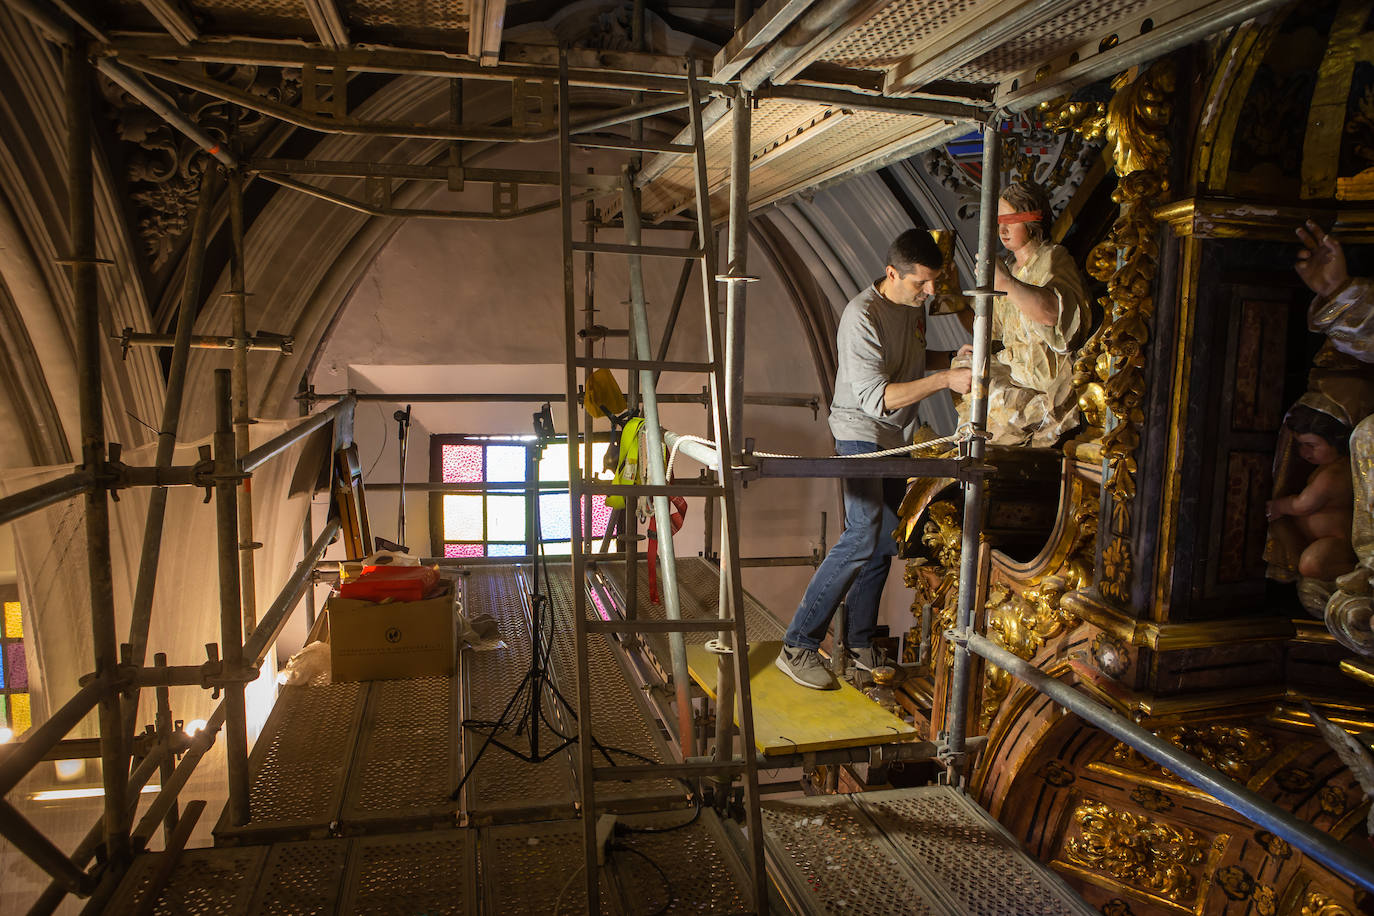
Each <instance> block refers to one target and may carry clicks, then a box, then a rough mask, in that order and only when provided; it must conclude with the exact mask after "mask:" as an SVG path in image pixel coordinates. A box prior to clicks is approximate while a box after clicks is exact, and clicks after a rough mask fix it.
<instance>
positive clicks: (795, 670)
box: [775, 645, 840, 690]
mask: <svg viewBox="0 0 1374 916" xmlns="http://www.w3.org/2000/svg"><path fill="white" fill-rule="evenodd" d="M775 664H777V666H778V667H779V668H781V669H782V673H783V674H786V675H787V676H788V677H790V678H791V679H792V680H794V681H796V682H797V683H798V684H801V685H802V686H803V687H810V688H811V689H812V690H838V689H839V688H840V685H839V683H838V682H836V680H835V676H834V675H833V674H831V673H830V669H829V668H827V667H826V666H825V662H823V661H821V654H820V653H819V652H817V651H816V650H815V649H802V648H797V647H793V646H788V645H784V646H783V647H782V651H781V652H779V653H778V660H777V662H776V663H775Z"/></svg>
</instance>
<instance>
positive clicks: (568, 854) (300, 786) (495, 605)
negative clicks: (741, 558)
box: [108, 561, 1091, 916]
mask: <svg viewBox="0 0 1374 916" xmlns="http://www.w3.org/2000/svg"><path fill="white" fill-rule="evenodd" d="M549 572H550V582H551V586H552V591H553V594H552V596H551V597H552V602H551V603H552V609H553V610H552V616H553V618H554V621H553V630H554V634H555V638H554V650H553V656H552V662H551V669H552V671H553V674H554V678H555V683H556V684H557V685H558V686H559V689H560V690H565V689H566V685H567V679H568V678H570V677H571V676H572V662H573V660H572V659H571V658H570V657H569V655H570V653H571V636H570V633H571V621H570V620H569V619H568V616H567V615H568V614H570V613H571V612H572V610H571V609H572V606H573V602H572V600H571V595H570V591H571V582H570V580H569V578H568V567H567V566H566V565H560V566H551V567H550V570H549ZM684 573H685V575H684V577H683V579H684V583H685V585H684V607H687V606H691V605H692V603H693V602H698V601H700V600H701V599H702V597H703V596H704V595H706V594H708V593H709V594H710V595H711V598H712V601H714V589H715V587H716V586H715V584H714V583H715V578H714V576H715V571H714V568H713V567H711V566H709V564H704V563H700V561H692V562H688V563H685V564H684ZM526 574H527V572H526V570H524V569H520V568H516V567H514V566H501V567H482V568H477V569H473V570H471V571H470V572H468V573H466V574H465V575H463V577H462V595H463V603H464V608H465V610H467V611H468V612H469V613H472V614H477V613H483V612H485V613H490V614H492V615H493V616H494V617H496V618H497V620H498V622H499V625H500V627H501V631H502V634H503V638H504V639H505V640H506V642H507V648H506V649H504V650H497V651H492V652H471V651H467V652H464V653H462V655H461V664H460V668H459V674H458V676H457V677H454V678H416V679H412V680H392V681H374V682H368V683H342V684H334V685H332V686H328V687H290V688H286V689H284V690H283V691H282V693H281V696H280V697H279V699H278V701H277V705H276V707H275V708H274V709H273V712H272V715H271V717H270V718H269V720H268V723H267V726H266V728H265V729H264V731H263V733H262V736H261V738H260V739H259V741H258V744H257V747H255V748H254V752H253V756H252V772H251V778H252V784H253V794H252V799H253V818H252V820H251V821H250V822H249V823H248V824H247V825H245V826H243V827H240V828H232V827H230V826H229V825H228V821H227V818H222V819H221V821H220V824H219V826H218V827H217V828H216V840H217V842H218V843H219V845H218V846H216V847H215V848H211V849H192V850H187V851H186V852H184V853H183V854H182V855H181V856H180V858H179V859H178V860H177V861H175V862H173V861H170V860H169V859H168V855H169V854H167V853H154V854H144V855H141V856H139V857H138V858H137V859H136V860H135V863H134V865H133V867H132V869H131V870H130V872H129V874H128V875H127V877H126V878H125V880H124V882H123V884H122V885H121V887H120V889H119V891H118V893H117V894H116V896H115V898H114V899H113V900H112V902H111V904H110V907H109V910H108V911H109V912H112V913H156V914H164V913H165V914H176V913H188V912H189V913H198V914H234V916H246V914H267V913H274V914H275V913H290V914H340V916H344V914H364V913H367V914H370V913H386V914H397V916H401V914H413V913H434V914H438V913H452V914H470V913H488V914H524V913H529V914H539V916H545V914H576V913H580V912H582V911H583V907H584V896H583V894H582V893H581V890H582V880H581V869H582V867H583V866H582V861H583V859H582V856H581V852H582V831H583V827H582V823H581V821H580V820H579V819H578V818H577V817H576V816H575V812H574V808H573V799H574V797H575V796H574V793H575V791H576V773H575V771H574V768H573V757H572V755H569V754H563V755H561V756H560V757H559V758H555V759H552V760H549V761H548V762H546V763H545V764H543V765H540V766H534V765H531V764H527V763H524V762H523V761H520V760H517V759H515V758H512V757H510V756H509V755H508V754H505V753H504V752H497V751H495V750H489V751H488V752H487V754H486V756H484V757H483V758H482V761H481V762H480V763H479V765H478V767H477V770H476V772H475V775H474V777H473V780H472V781H471V782H470V783H469V789H468V791H466V792H465V799H464V800H463V802H462V803H461V804H459V803H454V802H451V801H449V800H448V794H449V792H451V791H452V788H453V786H455V785H456V784H457V781H458V779H459V778H460V776H461V774H462V768H463V767H464V766H466V765H467V761H468V760H469V759H470V755H471V754H472V753H474V751H475V747H476V745H475V743H474V741H473V738H474V735H473V734H466V735H465V734H462V732H463V729H462V728H461V726H460V722H461V721H462V719H463V718H465V717H478V718H483V717H489V716H495V715H497V714H498V713H499V712H500V708H501V707H502V706H503V705H504V703H505V701H506V699H507V698H508V696H509V694H510V692H511V691H512V690H513V689H514V687H515V685H516V684H517V683H518V682H519V679H520V677H521V676H522V675H523V674H524V671H525V667H526V665H527V663H528V647H529V632H528V626H529V617H528V616H527V608H526V606H525V602H524V599H523V598H522V589H523V588H524V587H525V582H524V580H523V577H524V576H525V575H526ZM708 585H709V591H705V589H707V586H708ZM751 603H752V602H751ZM595 605H596V602H595V601H593V602H591V604H590V605H589V607H595ZM649 607H650V605H649V604H648V603H647V602H644V603H642V604H641V608H644V609H646V610H647V609H649ZM703 610H707V609H706V608H703ZM751 615H760V616H759V617H758V619H757V620H756V621H755V622H756V623H757V625H758V626H760V627H762V626H765V625H766V623H767V619H768V617H767V613H766V612H765V611H763V609H762V608H759V607H758V606H757V605H752V607H751ZM591 635H592V640H591V642H590V643H589V646H590V649H591V657H590V658H589V668H590V671H591V672H592V681H593V684H592V686H593V688H594V690H595V691H596V692H597V693H598V696H600V697H602V698H603V700H604V701H605V702H602V703H600V704H598V705H599V706H600V707H601V708H604V709H605V710H606V713H605V714H604V715H601V714H597V719H596V721H595V722H594V728H593V733H594V734H595V735H596V737H597V739H598V741H599V742H600V743H601V744H602V745H604V746H606V747H607V748H608V749H609V750H610V752H611V753H612V754H616V753H617V751H619V752H622V753H625V752H628V754H633V755H642V756H646V757H649V758H651V759H655V760H664V761H671V760H673V759H674V758H673V757H672V754H671V751H670V750H669V749H668V747H667V745H666V744H665V743H664V740H663V738H662V736H661V735H660V732H659V730H658V728H657V724H656V722H655V720H654V718H653V717H652V715H651V713H650V710H649V709H648V707H647V705H646V704H645V702H644V700H643V698H642V690H640V689H639V688H638V686H637V685H636V684H635V682H634V681H633V680H632V679H631V677H630V676H629V671H628V669H627V667H626V665H625V663H624V659H623V657H622V655H621V653H620V652H619V651H618V650H617V649H615V648H614V647H613V646H612V645H611V644H610V643H609V642H608V641H607V637H605V636H602V635H600V634H591ZM865 702H867V701H865ZM869 705H872V704H869ZM875 708H876V707H875ZM555 721H556V722H557V724H558V726H559V731H564V732H565V733H566V731H565V728H566V726H567V725H568V723H566V722H565V721H558V720H557V719H555ZM550 737H551V738H552V737H555V736H554V735H552V734H550ZM605 790H606V791H604V792H598V796H599V797H601V798H604V801H603V805H604V807H603V809H602V810H603V811H604V810H607V809H610V810H616V811H619V812H620V813H619V814H618V817H619V820H620V822H621V823H622V824H626V825H629V826H631V827H639V828H646V827H647V828H658V829H660V830H661V829H662V828H664V827H673V826H678V827H679V829H676V830H672V831H670V832H659V833H644V832H631V833H627V834H625V835H622V836H618V837H617V839H616V847H613V849H612V851H611V852H610V853H609V855H608V866H607V868H606V869H604V870H603V871H602V874H601V881H602V885H601V894H602V900H603V902H604V903H605V904H606V905H607V907H608V909H609V910H610V911H611V912H615V913H620V914H627V916H628V914H634V913H646V912H658V911H660V910H662V911H663V912H666V913H677V914H681V913H721V914H726V913H740V912H747V911H748V909H749V905H750V904H749V901H750V900H751V899H752V894H751V889H750V877H749V869H748V868H747V866H746V862H745V859H744V857H743V850H744V848H745V846H744V842H743V840H742V838H741V836H740V833H739V831H738V828H737V827H735V826H734V825H732V824H726V823H723V822H721V821H720V820H719V819H718V818H717V816H716V814H715V813H714V812H713V811H711V810H709V809H707V810H703V811H701V812H699V813H697V812H695V811H694V810H693V809H692V808H691V807H684V806H686V804H687V802H686V799H685V795H684V792H683V790H682V789H681V788H680V787H679V785H678V784H677V783H676V782H675V781H673V780H658V781H653V782H641V781H634V782H626V783H619V784H608V785H606V786H605ZM646 809H653V810H646ZM669 809H673V810H669ZM460 825H461V826H460ZM764 825H765V838H766V842H767V849H768V858H769V873H770V878H771V884H772V886H773V888H774V891H775V893H776V896H775V898H774V899H775V902H778V903H781V902H784V901H785V902H786V904H787V905H788V906H789V907H790V908H791V909H792V911H793V912H796V913H822V912H845V913H874V914H884V916H887V914H893V913H932V914H954V913H978V914H982V913H988V914H992V913H1012V912H1023V913H1032V912H1033V913H1044V914H1060V913H1063V914H1079V913H1088V912H1091V911H1090V910H1087V909H1086V908H1084V907H1083V905H1082V904H1081V903H1080V902H1078V901H1077V900H1076V898H1074V896H1073V894H1072V892H1070V891H1069V890H1068V889H1067V888H1066V887H1065V886H1064V885H1063V884H1062V883H1061V882H1060V881H1059V879H1058V878H1057V877H1056V876H1054V875H1053V874H1052V873H1050V872H1049V871H1048V870H1046V869H1045V868H1044V867H1043V866H1041V865H1040V864H1039V863H1037V862H1035V861H1034V860H1032V859H1031V858H1029V857H1028V856H1026V855H1025V854H1024V853H1022V852H1021V851H1020V850H1019V849H1017V847H1016V844H1015V843H1014V842H1013V841H1012V840H1011V839H1010V837H1008V836H1007V835H1006V834H1005V832H1004V831H1002V829H1001V828H1000V827H999V826H998V825H997V824H996V823H995V822H993V821H992V820H991V818H989V817H988V816H987V815H986V814H984V813H983V812H982V811H981V810H979V809H978V808H976V807H975V806H973V805H972V804H971V803H970V802H968V801H967V800H966V799H965V798H963V796H961V795H960V794H959V793H957V792H954V791H952V790H949V789H945V788H940V787H931V788H924V789H910V790H895V791H888V792H874V793H869V794H866V795H863V796H822V797H816V798H806V799H796V800H775V801H770V802H766V803H765V804H764ZM972 861H976V862H978V863H979V865H978V867H977V868H969V867H968V865H969V863H970V862H972ZM160 872H162V873H166V872H170V876H169V877H167V878H166V880H165V882H164V883H163V884H162V886H161V890H160V891H159V892H158V895H157V898H156V899H155V900H148V899H145V898H147V896H148V893H149V889H150V888H151V887H153V886H154V884H155V883H156V882H157V881H158V880H159V877H160V874H159V873H160ZM987 882H992V883H993V884H994V885H995V887H987V888H985V887H983V884H984V883H987Z"/></svg>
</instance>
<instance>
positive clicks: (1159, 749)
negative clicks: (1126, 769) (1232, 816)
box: [946, 631, 1374, 891]
mask: <svg viewBox="0 0 1374 916" xmlns="http://www.w3.org/2000/svg"><path fill="white" fill-rule="evenodd" d="M946 638H948V639H950V640H952V641H956V642H957V641H958V640H959V634H958V633H957V632H956V631H951V632H950V633H948V634H946ZM967 645H968V648H969V649H970V650H971V651H972V652H974V653H975V654H977V655H980V656H982V657H983V658H985V659H987V660H988V661H990V662H992V663H993V664H994V665H996V666H997V667H999V668H1001V669H1002V670H1003V671H1006V672H1007V673H1008V674H1011V675H1012V676H1014V677H1016V678H1018V679H1020V680H1022V681H1025V682H1026V683H1027V684H1028V685H1030V686H1031V687H1033V688H1035V689H1036V690H1038V691H1039V692H1040V693H1043V694H1044V695H1045V696H1047V697H1049V698H1050V699H1052V700H1054V701H1055V702H1056V703H1058V704H1059V705H1060V706H1063V707H1064V708H1065V709H1067V710H1069V711H1070V712H1072V713H1074V714H1075V715H1077V716H1078V717H1079V718H1081V719H1083V721H1085V722H1087V723H1088V724H1090V725H1093V726H1095V727H1097V728H1099V729H1101V730H1102V731H1104V732H1106V733H1107V734H1109V735H1111V736H1112V737H1114V738H1116V739H1117V740H1119V741H1124V742H1125V743H1126V744H1127V745H1129V746H1130V747H1132V748H1134V749H1135V750H1137V751H1139V752H1140V753H1141V754H1143V755H1144V756H1146V757H1148V758H1150V759H1151V760H1153V761H1154V762H1155V763H1157V764H1159V765H1160V766H1163V767H1166V768H1167V769H1168V770H1169V771H1170V772H1171V773H1173V774H1175V775H1176V776H1178V777H1180V778H1181V779H1184V780H1186V781H1188V782H1189V783H1192V784H1193V785H1195V786H1197V787H1198V788H1199V789H1202V790H1203V791H1204V792H1206V793H1207V794H1208V795H1211V796H1212V797H1213V798H1215V799H1216V800H1217V801H1219V802H1221V803H1222V804H1224V805H1226V806H1227V807H1228V808H1231V809H1232V810H1234V811H1236V812H1238V813H1240V814H1242V815H1244V816H1245V817H1247V818H1249V819H1250V820H1252V821H1254V822H1255V823H1256V824H1258V825H1259V826H1261V827H1263V828H1265V829H1266V830H1268V831H1270V832H1271V833H1273V834H1274V835H1275V836H1278V837H1281V838H1283V839H1285V840H1287V841H1288V842H1289V843H1291V844H1293V845H1294V846H1296V847H1297V848H1299V849H1301V850H1302V851H1303V852H1305V853H1307V854H1308V855H1309V856H1311V857H1312V858H1313V859H1316V860H1317V861H1318V862H1320V863H1322V864H1323V865H1325V866H1326V867H1327V868H1330V869H1331V870H1333V871H1335V872H1337V873H1338V874H1340V875H1342V876H1343V877H1345V878H1346V879H1347V880H1349V881H1353V882H1354V883H1356V884H1358V885H1360V886H1361V887H1363V888H1365V889H1366V890H1369V891H1374V862H1371V861H1370V860H1369V859H1367V858H1365V857H1363V856H1361V855H1358V854H1357V853H1356V852H1355V850H1353V849H1351V848H1350V847H1348V846H1345V845H1343V844H1342V843H1340V842H1339V841H1337V840H1336V839H1335V838H1334V837H1332V836H1331V835H1330V834H1327V833H1323V832H1322V831H1320V830H1318V829H1317V828H1315V827H1313V826H1312V825H1311V824H1309V823H1307V822H1306V821H1302V820H1299V819H1298V818H1297V817H1295V816H1294V815H1293V814H1292V813H1291V812H1289V811H1285V810H1284V809H1282V808H1280V807H1279V806H1278V805H1276V804H1274V803H1273V802H1271V801H1269V800H1268V799H1266V798H1262V797H1260V796H1259V795H1257V794H1255V793H1254V792H1252V791H1250V790H1249V789H1247V788H1245V786H1243V785H1241V784H1240V783H1238V782H1235V781H1234V780H1232V779H1229V778H1228V777H1226V776H1225V775H1223V774H1222V773H1220V772H1219V771H1217V770H1215V769H1213V768H1212V767H1209V766H1208V765H1207V764H1205V763H1203V762H1202V761H1201V760H1199V759H1197V758H1196V757H1194V756H1193V755H1192V754H1189V753H1188V752H1186V751H1184V750H1182V749H1181V748H1179V747H1178V746H1177V745H1174V744H1171V743H1169V742H1168V741H1165V740H1164V739H1162V738H1160V737H1159V736H1157V735H1155V734H1154V733H1152V732H1150V731H1148V730H1146V729H1144V728H1141V727H1140V726H1139V725H1136V724H1135V723H1134V722H1132V721H1131V720H1130V719H1127V718H1126V717H1125V716H1122V715H1120V714H1118V713H1116V712H1114V711H1113V710H1111V709H1108V708H1107V707H1106V706H1103V705H1102V704H1100V703H1098V702H1096V701H1094V700H1091V699H1089V698H1088V697H1086V696H1084V695H1083V694H1081V693H1079V692H1078V691H1077V690H1075V689H1073V687H1071V686H1069V685H1068V684H1065V683H1063V682H1061V681H1058V680H1056V679H1054V678H1052V677H1049V676H1048V675H1046V674H1045V673H1044V672H1043V671H1041V670H1040V669H1039V668H1037V667H1035V666H1034V665H1032V664H1031V663H1030V662H1027V661H1026V660H1024V659H1022V658H1021V657H1019V656H1017V655H1014V654H1013V653H1011V652H1008V651H1007V650H1006V649H1003V648H1002V647H1001V646H999V645H997V643H995V642H993V641H992V640H990V639H988V638H987V637H984V636H979V635H977V634H976V633H973V634H969V636H968V640H967Z"/></svg>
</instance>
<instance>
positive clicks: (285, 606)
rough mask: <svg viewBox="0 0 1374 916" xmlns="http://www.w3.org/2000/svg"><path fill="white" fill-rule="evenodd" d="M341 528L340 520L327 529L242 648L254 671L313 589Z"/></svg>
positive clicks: (302, 559)
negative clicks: (318, 567)
mask: <svg viewBox="0 0 1374 916" xmlns="http://www.w3.org/2000/svg"><path fill="white" fill-rule="evenodd" d="M339 527H340V525H339V520H338V519H337V518H336V519H333V520H331V521H330V522H329V524H327V525H325V526H324V530H323V531H321V532H320V536H319V537H318V538H316V539H315V543H314V544H313V545H311V547H310V551H309V552H308V553H307V554H306V555H305V556H304V557H303V558H301V561H300V562H299V563H297V564H296V569H295V571H294V572H293V573H291V578H289V579H287V580H286V584H285V585H283V586H282V589H281V591H280V592H279V593H278V594H277V600H276V601H273V602H272V606H271V607H269V608H268V609H267V613H265V614H263V616H262V620H260V621H259V622H258V627H257V629H256V630H254V631H253V635H252V636H250V637H249V638H248V643H247V644H246V645H245V646H244V647H243V654H244V657H245V658H246V659H247V660H248V663H249V664H250V665H252V666H253V667H254V668H257V667H258V666H260V665H261V664H262V660H263V658H265V657H266V655H267V649H268V647H270V646H271V645H272V643H274V642H276V640H277V636H279V635H280V634H281V630H282V627H283V626H285V625H286V621H287V620H289V619H290V618H291V612H292V611H294V610H295V609H296V606H297V605H298V604H300V603H301V596H302V595H304V594H305V590H306V589H307V588H309V587H310V586H311V583H312V580H313V576H312V573H314V571H315V564H316V563H318V562H319V560H320V557H322V556H324V552H325V550H327V549H328V548H329V545H330V543H332V542H333V540H334V536H335V535H337V534H338V533H339Z"/></svg>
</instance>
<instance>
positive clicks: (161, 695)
mask: <svg viewBox="0 0 1374 916" xmlns="http://www.w3.org/2000/svg"><path fill="white" fill-rule="evenodd" d="M153 664H154V665H156V666H157V667H159V668H165V667H167V653H166V652H159V653H157V654H156V655H154V656H153ZM156 694H157V739H158V742H159V743H160V744H161V746H162V747H163V748H171V747H172V699H171V690H170V689H169V688H168V687H167V686H166V685H165V684H164V685H160V686H158V687H157V688H156ZM160 756H161V758H162V764H161V767H162V783H163V785H166V784H167V782H168V781H169V780H170V779H171V778H172V772H173V771H174V770H175V769H176V768H177V764H176V760H175V758H174V757H173V756H172V754H171V752H170V751H168V752H165V753H163V754H161V755H160ZM178 817H179V814H178V812H177V805H176V802H175V801H173V802H172V805H171V807H169V808H168V809H167V816H166V817H165V818H163V820H162V837H163V840H164V841H166V842H168V843H170V842H171V839H172V834H173V833H175V832H176V829H177V819H178Z"/></svg>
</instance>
